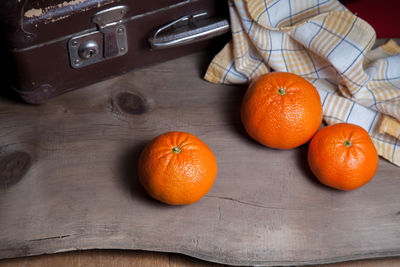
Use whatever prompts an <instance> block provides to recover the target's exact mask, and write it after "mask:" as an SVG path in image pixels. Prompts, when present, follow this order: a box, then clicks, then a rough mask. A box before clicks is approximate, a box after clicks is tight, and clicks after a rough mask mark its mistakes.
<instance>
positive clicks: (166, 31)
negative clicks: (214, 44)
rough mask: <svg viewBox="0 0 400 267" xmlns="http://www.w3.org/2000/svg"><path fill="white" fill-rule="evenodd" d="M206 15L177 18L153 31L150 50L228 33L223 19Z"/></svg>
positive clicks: (228, 27) (226, 23)
mask: <svg viewBox="0 0 400 267" xmlns="http://www.w3.org/2000/svg"><path fill="white" fill-rule="evenodd" d="M206 17H207V13H206V12H204V13H200V14H196V15H188V16H184V17H182V18H179V19H177V20H175V21H173V22H171V23H168V24H167V25H164V26H162V27H161V28H159V29H157V30H156V31H154V33H153V34H151V36H150V37H149V38H148V42H149V44H150V48H151V49H154V50H156V49H165V48H170V47H176V46H181V45H186V44H191V43H194V42H198V41H202V40H206V39H210V38H213V37H216V36H219V35H222V34H224V33H226V32H228V31H229V29H230V26H229V21H228V20H227V19H224V18H206Z"/></svg>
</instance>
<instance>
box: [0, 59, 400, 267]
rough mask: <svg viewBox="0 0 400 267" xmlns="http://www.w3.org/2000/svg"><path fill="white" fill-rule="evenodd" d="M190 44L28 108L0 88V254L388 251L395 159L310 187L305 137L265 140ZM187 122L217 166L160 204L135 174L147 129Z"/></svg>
mask: <svg viewBox="0 0 400 267" xmlns="http://www.w3.org/2000/svg"><path fill="white" fill-rule="evenodd" d="M210 59H211V55H209V54H204V53H199V54H194V55H191V56H187V57H184V58H180V59H177V60H173V61H170V62H167V63H163V64H160V65H157V66H153V67H149V68H144V69H141V70H138V71H135V72H133V73H129V74H126V75H123V76H121V77H117V78H114V79H111V80H108V81H104V82H101V83H98V84H95V85H92V86H89V87H87V88H84V89H80V90H77V91H74V92H70V93H68V94H65V95H63V96H60V97H57V98H55V99H53V100H51V101H50V102H49V103H47V104H45V105H42V106H32V105H26V104H22V103H20V102H17V101H15V100H13V99H10V98H4V97H3V98H2V99H0V125H1V128H0V181H1V182H0V183H1V184H0V225H1V227H0V258H10V257H19V256H26V255H38V254H43V253H55V252H61V251H70V250H83V249H92V248H100V249H103V248H105V249H109V248H113V249H140V250H151V251H165V252H178V253H183V254H187V255H191V256H194V257H197V258H200V259H205V260H208V261H212V262H219V263H227V264H234V265H293V264H311V263H326V262H337V261H344V260H351V259H362V258H374V257H384V256H395V255H400V206H399V203H400V194H399V189H400V169H399V168H398V167H396V166H394V165H392V164H390V163H388V162H386V161H384V160H380V162H379V169H378V172H377V174H376V177H375V178H374V179H373V180H372V181H371V182H370V183H369V184H368V185H366V186H364V187H362V188H360V189H358V190H356V191H352V192H341V191H337V190H333V189H329V188H327V187H324V186H322V185H321V184H319V183H318V182H316V180H315V178H314V177H313V175H312V174H311V172H310V170H309V168H308V166H307V162H306V151H307V146H303V147H300V148H299V149H295V150H286V151H283V150H282V151H280V150H273V149H269V148H266V147H263V146H261V145H259V144H258V143H256V142H254V141H253V140H251V139H250V138H249V137H248V136H247V134H246V133H245V131H244V130H243V128H242V126H241V122H240V117H239V108H240V102H241V98H242V96H243V93H244V91H245V87H244V86H227V85H215V84H211V83H208V82H206V81H204V80H203V79H202V78H201V76H202V74H203V73H204V71H205V68H206V66H207V64H208V62H209V61H210ZM171 130H180V131H187V132H191V133H193V134H195V135H197V136H198V137H200V138H201V139H202V140H203V141H204V142H205V143H207V144H208V145H209V146H210V148H211V149H212V150H213V151H214V153H215V155H216V158H217V162H218V167H219V173H218V176H217V179H216V182H215V184H214V186H213V188H212V189H211V191H210V192H209V193H208V194H207V195H206V196H205V197H204V198H203V199H202V200H200V201H199V202H197V203H195V204H193V205H190V206H184V207H171V206H166V205H164V204H161V203H159V202H157V201H155V200H152V199H151V198H150V197H148V196H147V194H146V193H145V192H144V190H143V188H142V187H141V186H140V185H139V183H138V181H137V176H136V168H137V158H138V155H139V153H140V151H141V150H142V148H143V147H144V145H145V144H146V142H148V141H149V140H150V139H152V138H153V137H155V136H157V135H159V134H161V133H163V132H166V131H171Z"/></svg>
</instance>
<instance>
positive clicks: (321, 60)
mask: <svg viewBox="0 0 400 267" xmlns="http://www.w3.org/2000/svg"><path fill="white" fill-rule="evenodd" d="M228 3H229V10H230V20H231V30H232V41H231V42H229V43H228V44H227V45H226V46H225V47H224V48H223V49H222V51H221V52H220V53H218V54H217V55H216V56H215V58H214V59H213V60H212V62H211V63H210V65H209V67H208V70H207V72H206V74H205V77H204V78H205V79H206V80H208V81H210V82H213V83H228V84H229V83H235V84H247V83H249V82H251V81H252V80H254V79H255V78H257V77H258V76H260V75H261V74H263V73H268V72H270V71H285V72H292V73H296V74H298V75H301V76H302V77H304V78H306V79H307V80H309V81H310V82H311V83H313V84H314V86H315V87H316V88H317V90H318V92H319V94H320V97H321V101H322V102H323V109H324V120H325V121H326V122H327V123H328V124H333V123H338V122H350V123H354V124H357V125H360V126H361V127H363V128H364V129H366V130H367V131H368V133H369V134H370V135H371V138H372V140H373V141H374V144H375V146H376V147H377V150H378V153H379V155H381V156H382V157H384V158H385V159H387V160H389V161H391V162H393V163H394V164H396V165H398V166H400V140H399V138H400V47H399V46H398V45H397V44H396V42H395V41H393V40H390V41H389V42H387V43H386V44H384V45H382V46H380V47H378V48H376V49H373V50H371V48H372V47H373V45H374V43H375V39H376V36H375V31H374V29H373V28H372V27H371V26H370V25H369V24H368V23H367V22H365V21H364V20H362V19H360V18H358V17H357V16H355V15H354V14H352V13H351V12H350V11H349V10H347V9H346V8H345V7H344V6H343V5H342V4H341V3H340V2H339V1H337V0H322V1H321V0H310V1H302V0H289V1H287V0H285V1H283V0H274V1H263V0H251V1H250V0H229V1H228Z"/></svg>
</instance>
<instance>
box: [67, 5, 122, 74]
mask: <svg viewBox="0 0 400 267" xmlns="http://www.w3.org/2000/svg"><path fill="white" fill-rule="evenodd" d="M126 11H127V7H126V6H116V7H112V8H108V9H105V10H102V11H100V12H97V13H96V14H94V15H93V16H92V18H91V21H92V22H93V23H95V24H96V25H97V30H96V31H93V32H89V33H85V34H82V35H79V36H75V37H73V38H71V39H70V40H69V42H68V50H69V59H70V63H71V66H72V67H73V68H81V67H84V66H88V65H91V64H94V63H97V62H100V61H103V60H106V59H109V58H114V57H118V56H122V55H124V54H126V53H127V52H128V42H127V34H126V27H125V25H124V24H123V23H122V22H123V21H122V18H123V17H124V15H125V14H126Z"/></svg>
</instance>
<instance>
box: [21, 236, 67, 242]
mask: <svg viewBox="0 0 400 267" xmlns="http://www.w3.org/2000/svg"><path fill="white" fill-rule="evenodd" d="M69 236H71V235H60V236H51V237H44V238H37V239H31V240H28V241H29V242H37V241H44V240H51V239H62V238H66V237H69Z"/></svg>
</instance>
